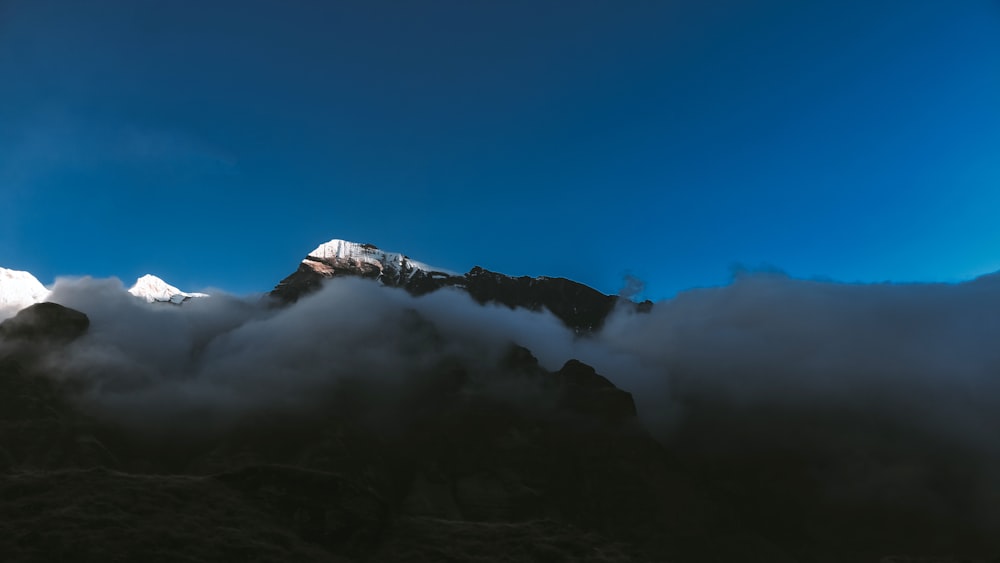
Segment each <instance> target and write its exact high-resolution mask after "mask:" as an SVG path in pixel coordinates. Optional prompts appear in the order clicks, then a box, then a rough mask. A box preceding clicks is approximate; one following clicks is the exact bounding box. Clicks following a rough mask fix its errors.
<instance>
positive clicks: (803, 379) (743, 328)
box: [51, 272, 1000, 522]
mask: <svg viewBox="0 0 1000 563" xmlns="http://www.w3.org/2000/svg"><path fill="white" fill-rule="evenodd" d="M51 299H52V300H53V301H56V302H59V303H62V304H65V305H67V306H70V307H73V308H76V309H79V310H82V311H84V312H86V313H87V314H88V315H90V317H91V321H92V328H91V331H90V333H89V334H88V335H87V336H86V337H84V338H83V339H81V340H80V341H78V342H77V343H75V344H74V345H73V346H71V347H70V348H69V349H68V350H66V351H65V352H64V355H63V356H61V357H59V358H58V359H57V360H55V361H56V362H57V364H58V365H59V366H61V368H60V370H61V372H62V373H64V375H65V376H66V377H73V378H76V379H78V380H83V381H87V382H88V386H87V389H88V390H87V392H86V394H85V395H84V397H83V400H84V401H85V404H87V405H89V408H90V409H92V410H94V411H95V412H101V413H104V415H106V416H112V417H119V418H124V419H125V420H129V421H131V422H132V423H133V424H135V425H138V426H143V427H146V428H156V427H157V426H160V427H170V428H171V429H172V430H176V429H177V428H178V427H180V426H184V425H188V426H189V427H190V428H191V429H194V430H197V431H205V428H206V427H208V426H211V425H217V426H220V427H221V426H225V424H227V423H229V422H231V421H232V420H235V419H237V418H238V417H240V416H243V415H246V414H248V413H253V412H255V411H256V410H259V409H275V408H287V409H293V410H294V409H302V408H308V406H309V405H311V404H313V402H314V401H316V398H317V397H320V396H325V395H327V394H329V393H331V392H334V391H335V390H336V389H337V388H338V387H337V386H338V385H339V384H340V383H342V382H344V381H349V380H350V381H365V382H368V384H370V385H374V386H376V387H377V389H378V392H377V393H374V394H373V395H371V396H369V397H368V399H366V400H369V401H370V402H371V404H367V403H366V406H365V408H369V407H370V408H371V410H372V412H377V413H380V416H391V413H392V411H393V409H394V408H395V403H394V402H393V401H394V397H395V393H397V391H398V390H399V389H401V388H402V387H403V386H405V385H407V382H410V381H412V380H413V379H414V378H419V377H423V376H425V375H426V374H427V373H432V372H434V371H435V369H438V367H439V366H441V365H445V364H446V363H447V362H449V361H452V362H454V361H457V362H460V363H462V364H464V365H467V366H471V368H472V371H476V370H477V369H482V370H488V369H492V368H493V367H495V366H496V362H497V360H498V359H499V358H500V357H501V355H502V354H503V353H504V352H505V351H506V350H507V347H508V346H509V344H510V343H512V342H514V343H518V344H521V345H524V346H527V347H528V348H530V349H531V350H532V351H533V352H534V353H535V354H536V355H537V356H538V358H539V360H540V362H541V363H542V365H543V366H544V367H546V368H548V369H558V368H559V367H560V366H561V365H562V363H563V362H565V361H566V360H568V359H570V358H578V359H580V360H582V361H584V362H586V363H589V364H591V365H593V366H594V367H596V368H597V370H598V372H599V373H602V374H603V375H605V376H607V377H608V378H609V379H611V380H612V381H613V382H614V383H615V384H616V385H618V386H619V387H621V388H623V389H625V390H627V391H630V392H632V393H633V395H634V397H635V399H636V403H637V406H638V409H639V413H640V417H641V419H642V421H643V422H644V423H645V425H646V426H647V428H648V429H649V430H650V431H651V433H652V434H653V435H654V436H656V437H657V438H658V439H659V440H660V441H662V442H663V443H664V444H666V445H668V446H669V447H670V448H671V449H672V451H674V453H675V455H678V456H681V457H684V456H687V457H688V458H689V459H690V460H693V461H691V463H694V464H696V465H697V464H698V463H709V461H710V460H716V461H714V462H712V463H719V460H728V462H727V463H729V464H730V465H731V466H732V467H743V468H746V469H747V471H750V470H751V469H752V468H754V467H756V465H754V464H758V463H765V464H766V463H770V464H772V465H771V466H769V467H779V466H784V467H785V470H786V471H792V469H789V467H792V466H794V464H792V466H789V465H788V464H789V461H788V460H789V459H795V460H798V461H796V462H795V463H801V464H802V467H799V468H798V469H795V471H799V472H800V474H801V475H803V476H804V477H803V479H804V480H806V481H809V482H812V480H815V481H817V482H819V483H821V493H817V494H823V495H830V496H831V497H832V498H838V499H846V500H845V502H846V501H850V502H874V500H872V499H876V500H877V499H882V501H885V502H889V503H894V505H896V506H903V505H906V503H910V504H912V505H913V506H915V507H918V508H923V509H925V510H931V509H933V510H935V511H938V512H940V513H942V514H956V515H957V514H959V513H960V512H961V511H966V512H967V513H968V514H971V515H972V516H969V517H970V518H973V519H977V518H978V519H981V520H982V521H984V522H987V521H989V522H996V521H997V518H998V516H1000V515H998V514H997V511H996V509H995V508H993V507H995V506H997V505H998V504H997V503H996V502H995V501H998V500H1000V482H998V479H997V478H996V477H995V475H997V474H998V473H997V470H998V469H1000V444H998V443H997V441H996V440H995V436H994V429H995V428H998V427H1000V347H998V346H997V345H996V343H997V342H1000V279H995V278H990V277H986V278H981V279H978V280H975V281H972V282H968V283H963V284H957V285H952V284H908V285H900V284H873V285H861V284H840V283H832V282H819V281H806V280H797V279H792V278H790V277H788V276H785V275H783V274H780V273H774V272H761V273H741V274H740V275H739V276H736V277H735V278H734V280H733V282H732V283H731V284H730V285H728V286H725V287H718V288H710V289H697V290H692V291H688V292H683V293H681V294H679V295H678V296H677V297H675V298H673V299H671V300H668V301H664V302H661V303H658V304H657V305H656V306H655V307H654V308H653V310H652V311H651V312H650V313H647V314H639V313H635V312H634V311H632V310H631V309H627V308H622V309H619V310H617V311H616V312H615V313H614V314H613V315H612V316H611V318H609V319H608V321H607V322H606V324H605V327H604V329H603V330H602V331H601V332H600V333H598V334H596V335H592V336H589V337H583V338H581V337H576V336H574V335H573V334H572V332H571V331H569V330H567V329H566V328H565V327H563V326H562V325H561V324H560V323H559V321H558V320H557V319H556V318H555V317H554V316H552V315H551V314H549V313H547V312H541V313H538V312H530V311H525V310H511V309H508V308H506V307H500V306H489V305H487V306H480V305H478V304H476V303H474V302H473V301H472V300H471V299H470V298H469V297H468V296H467V295H465V294H464V293H462V292H460V291H453V290H447V291H439V292H435V293H432V294H429V295H425V296H422V297H412V296H410V295H409V294H407V293H405V292H404V291H401V290H397V289H390V288H385V287H380V286H378V285H377V284H375V283H373V282H371V281H367V280H361V279H353V278H352V279H335V280H332V281H331V282H329V283H327V284H326V285H325V286H324V288H323V289H322V290H321V291H319V292H317V293H315V294H313V295H310V296H308V297H306V298H304V299H302V300H300V301H299V302H298V303H296V304H294V305H291V306H289V307H285V308H270V307H269V306H267V304H266V303H263V302H253V301H248V300H245V299H237V298H233V297H228V296H225V295H217V296H215V297H212V298H209V299H201V300H192V301H189V302H187V303H185V304H184V305H183V306H181V307H171V306H165V305H162V304H147V303H145V302H142V301H140V300H137V299H134V298H132V297H131V296H129V295H128V294H127V293H126V292H125V291H124V287H123V286H122V284H121V283H120V282H119V281H117V280H93V279H87V278H84V279H75V280H70V279H61V280H58V281H57V283H56V284H55V286H54V289H53V294H52V298H51ZM789 456H791V457H789ZM795 467H797V466H795ZM941 483H945V485H942V484H941ZM928 507H931V508H928ZM956 517H957V516H956Z"/></svg>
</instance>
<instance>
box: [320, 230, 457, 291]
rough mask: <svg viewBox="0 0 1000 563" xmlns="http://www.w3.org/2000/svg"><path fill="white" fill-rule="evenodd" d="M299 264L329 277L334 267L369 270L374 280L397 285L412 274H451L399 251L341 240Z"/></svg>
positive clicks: (321, 248) (328, 245)
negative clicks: (387, 281) (390, 281)
mask: <svg viewBox="0 0 1000 563" xmlns="http://www.w3.org/2000/svg"><path fill="white" fill-rule="evenodd" d="M302 263H303V264H305V265H307V266H309V267H310V268H312V269H313V270H315V271H316V272H317V273H320V274H330V273H332V272H333V270H334V269H336V268H352V269H358V270H361V271H372V272H373V273H375V274H376V275H377V277H378V278H380V279H382V278H384V277H391V278H394V281H396V282H400V281H404V280H405V279H408V278H410V277H412V276H413V275H414V274H415V273H416V272H418V271H423V272H425V273H428V274H430V273H432V272H433V273H440V274H447V275H455V274H454V273H452V272H449V271H447V270H444V269H442V268H436V267H434V266H430V265H428V264H424V263H423V262H417V261H416V260H412V259H410V258H409V257H408V256H406V255H405V254H401V253H399V252H387V251H384V250H381V249H379V248H378V247H377V246H375V245H374V244H361V243H357V242H350V241H346V240H342V239H333V240H331V241H329V242H325V243H323V244H321V245H319V246H318V247H316V249H315V250H313V251H312V252H310V253H309V254H308V255H307V256H306V257H305V259H304V260H302Z"/></svg>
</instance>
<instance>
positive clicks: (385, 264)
mask: <svg viewBox="0 0 1000 563" xmlns="http://www.w3.org/2000/svg"><path fill="white" fill-rule="evenodd" d="M341 276H356V277H362V278H368V279H373V280H376V281H378V282H379V283H381V284H383V285H385V286H388V287H398V288H402V289H405V290H406V291H408V292H409V293H411V294H413V295H424V294H427V293H431V292H433V291H437V290H440V289H445V288H454V289H457V290H460V291H465V292H466V293H468V294H469V295H470V296H471V297H472V298H473V299H475V300H476V301H477V302H478V303H480V304H484V303H498V304H501V305H505V306H507V307H510V308H524V309H529V310H532V311H540V310H542V309H547V310H549V311H550V312H551V313H552V314H553V315H555V316H556V317H557V318H559V320H561V321H562V322H563V323H564V324H565V325H566V326H568V327H570V328H572V329H573V330H574V331H576V332H577V333H587V332H592V331H595V330H598V329H599V328H600V327H601V325H602V324H603V323H604V320H605V319H606V318H607V316H608V315H609V314H610V313H611V311H612V310H614V308H615V307H616V306H626V307H630V308H633V309H635V310H638V311H648V310H649V309H650V308H651V307H652V305H653V304H652V302H650V301H645V302H643V303H633V302H632V301H629V300H627V299H622V298H620V297H617V296H613V295H605V294H603V293H601V292H599V291H597V290H595V289H593V288H591V287H588V286H586V285H583V284H581V283H578V282H575V281H572V280H568V279H565V278H551V277H545V276H540V277H534V278H533V277H528V276H520V277H513V276H507V275H504V274H501V273H497V272H491V271H489V270H487V269H485V268H482V267H480V266H475V267H474V268H472V269H471V270H469V271H468V272H467V273H465V274H456V273H453V272H449V271H447V270H444V269H442V268H436V267H433V266H429V265H427V264H424V263H422V262H418V261H415V260H413V259H411V258H409V257H408V256H406V255H404V254H401V253H398V252H386V251H383V250H381V249H379V248H378V247H377V246H375V245H373V244H361V243H354V242H349V241H345V240H340V239H334V240H331V241H329V242H327V243H324V244H321V245H320V246H318V247H317V248H316V249H315V250H313V251H312V252H310V253H309V254H307V255H306V256H305V258H303V259H302V262H301V263H300V264H299V266H298V269H296V271H295V272H293V273H292V274H290V275H289V276H288V277H286V278H285V279H283V280H281V282H279V283H278V285H277V286H276V287H275V288H274V290H273V291H271V296H272V297H273V298H274V299H276V300H277V301H278V302H280V303H285V304H287V303H294V302H296V301H298V300H299V299H301V298H302V297H304V296H305V295H308V294H310V293H312V292H314V291H316V290H318V289H319V288H320V286H321V285H322V283H323V282H324V281H325V280H328V279H331V278H335V277H341Z"/></svg>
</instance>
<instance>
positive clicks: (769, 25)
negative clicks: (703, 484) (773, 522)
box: [0, 0, 1000, 299]
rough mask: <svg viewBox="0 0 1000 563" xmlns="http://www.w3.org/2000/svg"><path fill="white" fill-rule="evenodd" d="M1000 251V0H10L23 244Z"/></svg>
mask: <svg viewBox="0 0 1000 563" xmlns="http://www.w3.org/2000/svg"><path fill="white" fill-rule="evenodd" d="M331 238H345V239H349V240H356V241H360V242H371V243H374V244H377V245H378V246H380V247H382V248H384V249H387V250H393V251H400V252H405V253H407V254H409V255H410V256H412V257H414V258H416V259H418V260H422V261H424V262H428V263H431V264H435V265H438V266H441V267H445V268H448V269H452V270H457V271H463V272H464V271H467V270H468V269H469V268H471V267H472V266H473V265H476V264H479V265H482V266H484V267H486V268H489V269H492V270H496V271H501V272H505V273H509V274H518V275H521V274H527V275H551V276H565V277H569V278H573V279H576V280H579V281H582V282H584V283H587V284H589V285H592V286H594V287H596V288H598V289H600V290H602V291H605V292H614V291H616V290H617V289H618V287H620V286H621V284H622V277H623V275H624V274H625V273H627V272H628V273H631V274H634V275H636V276H638V277H639V278H641V279H643V280H645V281H646V282H647V290H646V293H645V296H646V297H650V298H653V299H658V298H663V297H668V296H670V295H672V294H674V293H675V292H676V291H678V290H682V289H685V288H689V287H694V286H704V285H718V284H723V283H726V282H727V280H728V279H729V277H730V276H731V273H732V271H733V268H734V267H735V265H737V264H742V265H744V266H746V267H749V268H759V267H765V268H771V267H774V268H778V269H781V270H784V271H786V272H788V273H789V274H791V275H793V276H796V277H823V278H832V279H836V280H842V281H884V280H892V281H956V280H961V279H966V278H969V277H972V276H975V275H977V274H981V273H985V272H989V271H994V270H997V269H1000V2H998V1H996V0H962V1H960V2H944V1H940V0H935V1H924V0H886V1H879V0H836V1H834V0H811V1H808V2H803V1H800V0H756V1H753V2H750V1H743V2H740V1H735V0H724V1H718V0H687V1H669V0H663V1H645V0H636V1H623V2H611V1H608V2H593V1H586V0H574V1H569V0H567V1H562V2H542V1H538V0H524V1H522V0H505V1H503V2H485V1H483V2H479V1H469V0H453V1H427V2H408V1H401V0H400V1H392V2H389V1H385V2H382V1H373V0H365V1H355V2H326V1H319V0H313V1H308V0H302V1H297V2H286V1H277V0H275V1H270V2H264V1H247V0H242V1H239V2H235V1H233V2H221V1H216V2H194V1H183V0H181V1H177V0H172V1H163V0H158V1H153V0H113V1H100V0H96V1H93V2H80V1H77V0H65V1H55V0H0V266H4V267H8V268H14V269H22V270H29V271H31V272H33V273H34V274H35V275H36V276H38V277H39V278H40V279H41V280H42V281H43V282H44V283H51V282H52V281H53V279H54V278H55V276H57V275H78V274H91V275H95V276H118V277H120V278H122V279H123V280H125V281H126V283H129V284H130V283H131V281H132V280H133V279H134V278H135V277H137V276H139V275H141V274H144V273H147V272H152V273H156V274H158V275H160V276H161V277H163V278H165V279H166V280H167V281H169V282H171V283H173V284H174V285H177V286H179V287H181V288H183V289H188V290H197V289H202V288H205V287H220V288H224V289H227V290H230V291H234V292H241V293H242V292H252V291H264V290H267V289H269V288H270V287H271V286H273V285H274V284H275V283H276V282H277V281H278V280H280V279H281V278H282V277H284V276H285V275H286V274H288V273H290V272H291V271H292V270H294V268H295V266H296V264H297V262H298V260H299V259H300V258H301V257H302V256H303V255H304V254H305V253H306V252H308V251H310V250H312V248H314V247H315V246H316V245H317V244H318V243H320V242H323V241H326V240H328V239H331Z"/></svg>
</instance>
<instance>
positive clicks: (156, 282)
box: [128, 274, 208, 304]
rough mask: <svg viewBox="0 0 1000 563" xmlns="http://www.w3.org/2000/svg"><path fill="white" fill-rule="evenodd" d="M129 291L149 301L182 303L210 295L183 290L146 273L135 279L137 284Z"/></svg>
mask: <svg viewBox="0 0 1000 563" xmlns="http://www.w3.org/2000/svg"><path fill="white" fill-rule="evenodd" d="M128 292H129V293H131V294H132V295H135V296H136V297H141V298H142V299H145V300H146V302H147V303H154V302H161V303H175V304H180V303H183V302H184V301H187V300H188V299H190V298H192V297H208V295H207V294H205V293H188V292H186V291H181V290H179V289H177V288H176V287H174V286H172V285H170V284H168V283H167V282H165V281H163V280H161V279H160V278H158V277H156V276H154V275H152V274H146V275H145V276H142V277H141V278H139V279H137V280H135V285H133V286H132V287H131V288H130V289H129V290H128Z"/></svg>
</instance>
